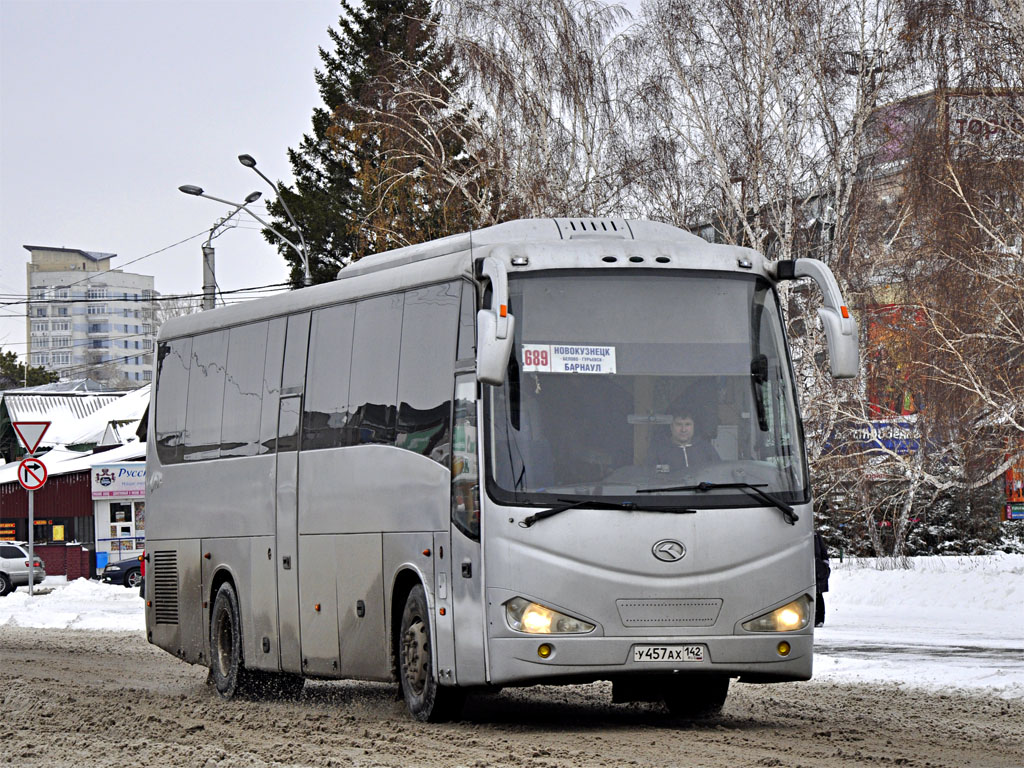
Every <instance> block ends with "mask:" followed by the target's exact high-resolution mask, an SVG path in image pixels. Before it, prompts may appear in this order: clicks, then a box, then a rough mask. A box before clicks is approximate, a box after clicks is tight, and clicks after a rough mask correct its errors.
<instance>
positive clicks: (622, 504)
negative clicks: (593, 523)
mask: <svg viewBox="0 0 1024 768" xmlns="http://www.w3.org/2000/svg"><path fill="white" fill-rule="evenodd" d="M556 501H559V502H561V503H560V504H558V505H556V506H554V507H551V509H542V510H541V511H540V512H534V513H533V514H532V515H528V516H527V517H524V518H523V519H522V520H520V521H519V527H520V528H529V527H530V526H531V525H533V524H534V523H536V522H537V521H539V520H543V519H545V518H547V517H553V516H555V515H557V514H560V513H562V512H565V511H566V510H568V509H579V508H580V507H592V508H594V509H621V510H623V511H624V512H670V513H672V514H677V515H688V514H693V513H695V512H696V511H697V510H695V509H684V508H682V507H674V506H668V505H665V506H660V505H657V504H637V503H636V502H635V501H599V500H597V499H583V500H582V501H569V500H568V499H556Z"/></svg>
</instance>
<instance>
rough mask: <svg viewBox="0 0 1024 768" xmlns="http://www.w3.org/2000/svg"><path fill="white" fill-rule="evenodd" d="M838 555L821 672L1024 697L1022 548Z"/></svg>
mask: <svg viewBox="0 0 1024 768" xmlns="http://www.w3.org/2000/svg"><path fill="white" fill-rule="evenodd" d="M874 565H875V563H874V561H872V560H866V559H859V560H858V559H854V560H847V561H846V562H844V563H839V562H838V560H836V559H833V560H832V578H831V581H830V587H831V589H830V591H829V592H828V593H827V594H826V596H825V600H826V605H827V616H826V621H825V626H824V627H822V628H820V629H818V630H817V631H816V654H815V670H814V674H815V678H816V679H819V680H827V681H836V682H846V681H859V682H890V683H895V684H899V685H908V686H916V687H925V688H930V689H944V688H951V687H953V688H963V689H983V690H984V691H985V692H986V693H997V694H999V695H1002V696H1007V697H1014V698H1016V697H1022V698H1024V555H991V556H985V557H918V558H911V566H912V567H911V569H910V570H878V569H877V568H875V567H874ZM42 590H44V591H45V590H52V591H49V592H48V593H47V594H38V595H35V596H32V597H30V596H29V594H28V589H27V588H25V587H21V588H19V589H18V590H17V591H16V592H14V593H12V594H10V595H8V596H7V597H4V598H0V625H4V624H13V625H16V626H21V627H46V628H71V629H98V630H114V631H134V632H142V631H144V629H145V620H144V616H143V601H142V599H141V598H140V597H139V593H138V591H137V590H134V589H125V588H124V587H121V586H114V585H111V584H102V583H99V582H96V581H86V580H85V579H77V580H75V581H72V582H71V583H68V582H67V580H66V579H64V578H63V577H48V578H47V579H46V580H45V581H44V582H43V585H42Z"/></svg>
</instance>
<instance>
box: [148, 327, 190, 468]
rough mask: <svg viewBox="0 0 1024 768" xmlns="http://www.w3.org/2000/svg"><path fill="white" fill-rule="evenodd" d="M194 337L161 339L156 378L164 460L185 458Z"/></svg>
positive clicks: (158, 429) (158, 449) (160, 448)
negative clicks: (183, 456) (184, 444)
mask: <svg viewBox="0 0 1024 768" xmlns="http://www.w3.org/2000/svg"><path fill="white" fill-rule="evenodd" d="M191 357H192V339H176V340H174V341H163V342H160V347H159V352H158V356H157V380H156V453H157V456H158V457H159V458H160V462H161V463H163V464H174V463H176V462H179V461H181V455H182V446H183V443H184V440H183V436H184V433H185V404H186V402H187V398H188V367H189V360H190V359H191Z"/></svg>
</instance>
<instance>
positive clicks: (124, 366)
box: [24, 245, 157, 387]
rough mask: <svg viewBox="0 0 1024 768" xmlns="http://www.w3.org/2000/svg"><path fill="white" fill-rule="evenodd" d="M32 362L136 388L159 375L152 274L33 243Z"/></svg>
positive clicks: (30, 277)
mask: <svg viewBox="0 0 1024 768" xmlns="http://www.w3.org/2000/svg"><path fill="white" fill-rule="evenodd" d="M24 247H25V249H26V250H27V251H28V252H29V253H30V254H31V255H32V258H31V261H30V262H29V264H28V265H27V271H28V296H29V303H28V318H27V326H28V327H27V337H28V359H29V364H30V365H34V366H42V367H44V368H46V369H47V370H50V371H55V372H56V373H58V374H59V375H60V376H61V377H62V378H64V377H74V378H81V377H83V376H89V377H91V378H94V379H98V380H103V381H105V382H107V383H108V384H111V385H118V386H125V387H135V386H141V385H142V384H145V383H147V382H149V381H150V380H151V379H152V376H153V350H154V348H155V339H156V331H157V328H156V319H155V304H154V302H153V299H154V298H155V297H156V295H157V294H156V291H155V290H154V288H153V277H152V276H150V275H138V274H133V273H131V272H123V271H121V270H120V269H111V268H110V260H111V259H112V258H114V257H115V256H116V255H117V254H114V253H97V252H94V251H83V250H81V249H78V248H54V247H50V246H39V245H26V246H24Z"/></svg>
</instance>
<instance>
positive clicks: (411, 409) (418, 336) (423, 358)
mask: <svg viewBox="0 0 1024 768" xmlns="http://www.w3.org/2000/svg"><path fill="white" fill-rule="evenodd" d="M459 304H460V297H459V284H458V283H448V284H446V285H435V286H430V287H429V288H420V289H417V290H414V291H409V292H408V293H407V294H406V296H405V314H404V318H403V320H402V353H401V359H400V369H399V370H400V372H399V378H398V402H399V407H398V427H397V439H396V443H395V444H396V445H398V446H399V447H400V448H406V449H408V450H410V451H415V452H416V453H421V454H423V455H424V456H430V457H431V458H433V459H435V460H437V461H441V462H445V463H447V460H448V450H449V445H448V442H449V432H448V425H449V419H450V416H451V414H450V411H451V399H452V386H453V379H452V376H453V371H454V368H455V337H456V333H457V331H458V322H459Z"/></svg>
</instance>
